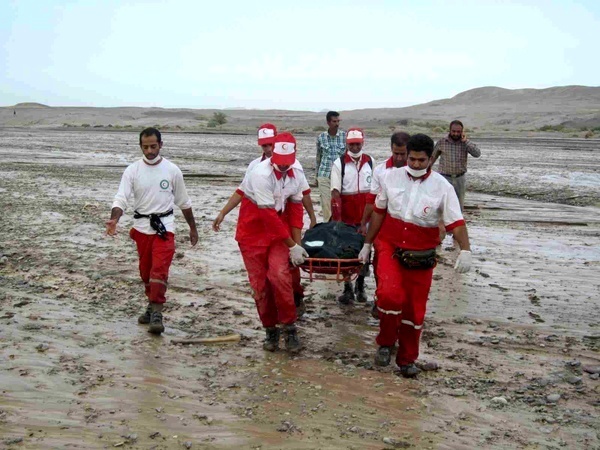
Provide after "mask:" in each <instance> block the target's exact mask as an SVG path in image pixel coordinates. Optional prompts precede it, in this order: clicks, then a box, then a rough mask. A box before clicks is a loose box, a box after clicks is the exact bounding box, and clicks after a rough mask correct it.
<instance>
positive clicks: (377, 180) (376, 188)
mask: <svg viewBox="0 0 600 450" xmlns="http://www.w3.org/2000/svg"><path fill="white" fill-rule="evenodd" d="M409 139H410V135H409V134H408V133H405V132H403V131H398V132H396V133H394V134H392V137H391V141H392V142H391V144H390V147H391V150H392V156H391V157H390V158H388V159H387V160H386V161H384V162H382V163H381V164H377V166H376V167H375V169H373V178H372V179H371V191H370V192H369V194H368V195H367V204H366V206H365V212H364V213H363V217H362V221H361V223H360V232H361V233H362V234H365V235H366V234H367V224H368V223H369V221H370V220H371V215H372V214H373V207H374V204H375V197H377V194H379V192H381V182H382V180H383V177H384V176H385V174H386V173H387V171H389V170H390V169H392V168H394V167H403V166H405V165H406V158H407V150H406V144H407V142H408V140H409ZM372 263H373V271H374V273H375V285H377V269H376V265H377V252H374V254H373V262H372ZM371 315H372V316H373V318H375V319H379V311H377V297H375V301H374V302H373V308H372V309H371Z"/></svg>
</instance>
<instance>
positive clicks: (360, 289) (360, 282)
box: [354, 275, 367, 303]
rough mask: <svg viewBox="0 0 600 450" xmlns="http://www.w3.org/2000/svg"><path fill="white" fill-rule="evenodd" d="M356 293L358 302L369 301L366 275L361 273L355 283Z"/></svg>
mask: <svg viewBox="0 0 600 450" xmlns="http://www.w3.org/2000/svg"><path fill="white" fill-rule="evenodd" d="M354 295H355V296H356V301H357V302H359V303H366V302H367V294H365V277H364V276H362V275H359V276H358V278H357V279H356V284H355V285H354Z"/></svg>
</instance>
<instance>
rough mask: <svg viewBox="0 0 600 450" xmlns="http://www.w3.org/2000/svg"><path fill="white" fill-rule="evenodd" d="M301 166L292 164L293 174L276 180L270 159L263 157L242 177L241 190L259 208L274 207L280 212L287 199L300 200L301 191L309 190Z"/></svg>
mask: <svg viewBox="0 0 600 450" xmlns="http://www.w3.org/2000/svg"><path fill="white" fill-rule="evenodd" d="M301 167H302V166H300V164H299V163H298V165H296V164H293V165H292V166H291V168H290V171H292V172H293V175H294V176H286V177H281V178H280V179H279V180H278V179H277V177H276V176H275V174H274V169H273V166H272V165H271V159H270V158H269V159H265V160H264V161H262V162H261V163H259V164H257V165H256V166H255V167H254V169H253V170H252V171H251V172H250V173H249V176H248V177H246V178H244V181H243V182H242V186H241V190H242V191H243V192H244V195H246V197H247V198H248V199H249V200H251V201H253V202H254V203H256V204H257V205H258V207H259V208H275V211H277V212H282V211H284V209H285V202H286V201H287V200H290V201H292V202H302V193H303V192H305V191H310V188H309V186H308V181H307V180H306V176H305V175H304V171H303V170H302V169H301Z"/></svg>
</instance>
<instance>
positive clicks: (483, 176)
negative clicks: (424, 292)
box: [0, 130, 600, 449]
mask: <svg viewBox="0 0 600 450" xmlns="http://www.w3.org/2000/svg"><path fill="white" fill-rule="evenodd" d="M136 139H137V135H136V134H134V133H101V132H89V133H82V132H77V133H70V132H52V131H41V130H38V131H23V130H12V131H11V130H9V131H5V132H4V139H3V140H2V142H1V144H0V155H1V156H2V159H3V164H2V166H1V167H0V206H1V211H2V231H1V233H0V361H1V364H0V394H1V396H0V448H10V449H12V448H27V449H29V448H30V449H44V448H48V449H50V448H86V449H95V448H98V449H100V448H118V447H123V448H140V449H141V448H144V449H146V448H156V449H171V448H193V449H212V448H215V449H219V448H248V449H250V448H253V449H255V448H263V449H267V448H284V449H315V448H322V449H335V448H340V449H349V448H350V449H383V448H419V449H420V448H432V449H457V448H459V449H460V448H464V449H471V448H477V447H478V448H491V449H506V448H515V449H516V448H527V449H546V448H557V449H558V448H577V449H579V448H581V449H595V448H600V435H599V434H598V430H599V429H600V421H599V419H598V415H599V414H598V412H599V407H600V382H599V380H598V378H599V376H600V375H599V373H598V372H600V356H599V352H598V350H599V346H600V309H599V308H598V298H599V297H600V277H598V273H599V269H600V214H599V213H600V210H599V209H598V207H597V199H598V192H599V191H600V174H599V173H598V162H597V161H598V158H597V152H598V150H597V149H594V148H593V147H589V143H588V142H586V141H577V140H570V141H569V142H564V141H560V142H553V141H549V142H548V143H547V144H543V145H542V143H540V142H539V141H535V142H532V141H527V140H510V141H509V140H507V141H506V142H498V141H490V142H486V143H485V145H482V150H483V157H482V158H481V160H478V161H475V160H471V161H473V162H472V164H471V161H470V167H471V166H472V169H471V170H470V172H469V174H470V178H469V183H470V185H471V186H472V187H474V188H475V189H476V190H477V192H473V191H470V192H469V193H468V194H467V199H466V207H467V211H466V217H467V220H468V225H469V233H470V236H471V241H472V247H473V252H474V270H473V271H472V272H470V273H469V274H465V275H458V274H456V273H455V272H454V271H453V270H452V266H453V262H454V259H455V258H456V254H457V250H456V249H452V248H451V246H450V245H449V243H448V242H446V243H445V244H444V245H443V246H442V248H441V255H442V262H441V263H440V264H439V265H438V267H437V268H436V269H435V272H434V283H433V287H432V290H431V294H430V300H429V304H428V319H427V321H426V324H425V328H424V333H423V338H422V344H421V350H422V354H421V362H422V363H423V364H425V363H429V364H427V368H430V369H436V370H431V371H427V372H423V373H422V374H421V375H420V376H419V378H418V379H417V380H405V379H403V378H401V377H398V376H397V375H396V374H395V370H394V368H392V367H388V368H383V369H381V368H375V367H373V362H372V361H373V354H374V351H375V349H376V347H375V344H374V337H375V336H376V333H377V322H376V321H375V320H374V319H372V318H371V317H370V314H369V311H370V304H369V303H367V304H354V305H352V306H348V307H341V306H340V305H338V304H337V302H336V297H337V295H339V294H340V293H341V287H340V286H339V285H337V284H336V283H335V282H325V281H315V282H313V283H308V282H306V287H307V310H308V311H307V314H306V315H305V317H304V318H303V319H302V320H300V321H299V328H300V336H301V338H302V339H303V340H304V343H305V345H306V347H307V348H306V349H305V350H304V351H303V353H302V354H300V355H299V356H297V357H293V358H290V357H288V356H287V355H286V354H285V353H284V352H277V353H273V354H271V353H265V352H264V351H262V348H261V343H262V342H261V341H262V338H263V331H262V329H261V327H260V322H259V321H258V318H257V314H256V311H255V308H254V304H253V301H252V299H251V296H250V289H249V286H248V283H247V279H246V274H245V271H244V268H243V264H242V260H241V257H240V255H239V251H238V250H237V246H236V243H235V241H234V239H233V234H234V230H235V221H236V217H237V211H234V212H232V213H231V214H230V215H229V216H228V217H227V218H226V219H225V221H224V223H223V224H222V231H221V232H220V233H213V232H212V230H211V229H210V225H211V222H212V219H213V218H214V216H215V215H216V213H217V212H218V210H219V209H220V208H221V207H222V206H223V204H224V203H225V201H226V200H227V198H228V197H229V195H230V194H231V193H232V192H233V190H234V189H235V187H236V184H237V180H239V179H240V178H241V176H242V174H243V171H244V169H245V165H246V164H247V163H248V162H249V161H250V160H252V159H253V158H254V157H255V156H254V155H255V152H256V147H255V146H254V145H253V142H252V141H251V139H249V138H248V137H247V136H218V135H211V136H202V135H182V134H179V135H169V134H166V135H165V136H164V139H165V141H166V143H165V149H164V154H165V155H166V156H167V157H169V158H171V159H172V160H173V161H174V162H175V163H177V164H178V165H179V166H180V167H181V168H182V169H183V170H184V173H185V174H186V185H187V187H188V191H189V193H190V195H191V197H192V200H193V203H194V210H195V215H196V218H197V222H198V226H199V232H200V242H199V244H198V246H197V247H196V248H193V249H192V248H190V246H189V243H188V242H187V239H186V237H187V227H186V225H185V221H184V220H183V217H182V216H181V214H180V213H179V212H178V211H177V212H176V215H177V252H176V256H175V259H174V262H173V266H172V268H171V274H170V279H169V291H168V304H167V307H166V311H165V317H166V319H165V325H166V332H165V333H164V334H163V335H162V336H161V337H155V336H152V335H150V334H148V333H147V332H146V329H145V327H144V326H141V325H138V324H137V320H136V319H137V315H138V314H139V313H140V312H141V311H142V310H143V307H144V302H145V300H144V297H143V295H142V292H143V289H142V285H141V283H140V281H139V279H138V274H137V258H136V255H135V246H134V244H133V242H132V241H131V240H130V239H129V238H128V236H127V230H128V226H129V225H130V223H131V213H132V212H131V211H128V212H127V214H126V215H125V216H124V217H123V219H122V220H121V222H120V225H119V227H120V228H119V231H120V233H119V234H118V235H117V237H115V238H110V237H107V236H105V235H104V234H103V230H104V226H103V223H104V220H106V218H107V217H108V215H109V210H110V204H111V201H112V197H113V195H114V193H115V192H116V189H117V186H118V182H119V179H120V176H121V173H122V170H123V169H124V168H125V167H126V165H127V164H128V163H129V162H131V161H133V160H134V159H136V158H137V157H138V152H139V148H138V147H137V146H136ZM369 146H370V148H369V151H371V153H372V154H374V156H375V158H376V159H379V160H383V158H384V157H385V156H386V155H387V141H386V140H383V139H382V140H373V141H372V142H369V143H368V147H369ZM486 148H487V150H486ZM313 151H314V142H313V139H312V138H310V139H309V138H304V137H301V138H300V152H301V155H300V160H301V161H302V162H303V164H304V165H305V166H306V167H307V173H308V175H309V178H310V177H311V176H314V175H313V174H314V171H311V165H312V157H313V155H312V153H313ZM486 151H487V154H486ZM541 155H546V158H545V159H544V158H542V157H541ZM511 160H512V161H514V162H516V163H518V167H521V168H523V169H522V172H519V174H518V175H515V173H514V171H513V172H511V171H510V170H509V168H510V167H511V165H510V163H509V161H511ZM573 164H574V165H573ZM525 168H529V169H528V170H529V175H528V176H527V177H526V176H525V175H526V174H527V172H526V171H525ZM557 180H558V181H557ZM567 180H573V182H569V181H567ZM565 183H566V184H565ZM482 186H483V187H486V188H482ZM498 186H500V187H498ZM501 191H502V192H503V193H504V194H505V195H503V196H500V195H498V193H500V192H501ZM567 191H568V194H569V195H566V194H567ZM536 192H543V193H544V194H543V195H542V196H536V195H534V194H535V193H536ZM569 196H571V197H574V198H573V199H570V200H569V199H568V198H567V197H569ZM526 197H530V198H536V201H533V200H530V199H528V198H526ZM540 197H541V198H543V199H544V200H546V202H542V201H539V200H540ZM313 198H314V200H315V202H317V200H318V198H317V196H316V195H314V196H313ZM548 200H550V201H552V202H551V203H550V202H548ZM580 205H583V206H580ZM317 209H318V205H317ZM367 288H368V291H369V292H370V293H371V294H372V292H373V289H374V283H373V279H372V277H371V278H369V279H368V280H367ZM231 333H239V334H240V335H241V336H242V339H241V341H240V342H238V343H233V344H221V345H208V346H207V345H175V344H173V343H172V342H171V340H173V339H181V338H195V337H214V336H220V335H227V334H231Z"/></svg>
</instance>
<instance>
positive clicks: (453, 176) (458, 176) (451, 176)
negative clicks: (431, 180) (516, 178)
mask: <svg viewBox="0 0 600 450" xmlns="http://www.w3.org/2000/svg"><path fill="white" fill-rule="evenodd" d="M465 173H467V172H463V173H459V174H458V175H448V174H447V173H440V175H442V176H444V177H449V178H460V177H462V176H463V175H464V174H465Z"/></svg>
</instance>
